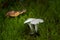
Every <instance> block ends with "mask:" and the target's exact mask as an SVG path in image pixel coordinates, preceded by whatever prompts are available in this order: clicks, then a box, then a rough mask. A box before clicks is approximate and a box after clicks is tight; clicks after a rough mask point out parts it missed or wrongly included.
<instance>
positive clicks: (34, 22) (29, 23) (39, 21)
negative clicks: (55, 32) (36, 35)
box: [24, 18, 44, 32]
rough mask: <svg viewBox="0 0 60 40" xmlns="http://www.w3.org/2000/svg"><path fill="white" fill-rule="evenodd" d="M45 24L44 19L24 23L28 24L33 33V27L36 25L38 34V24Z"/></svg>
mask: <svg viewBox="0 0 60 40" xmlns="http://www.w3.org/2000/svg"><path fill="white" fill-rule="evenodd" d="M43 22H44V21H43V19H36V18H29V19H27V20H26V21H25V22H24V24H25V23H27V24H28V25H29V27H30V29H31V31H33V26H32V25H35V32H37V30H38V28H37V24H39V23H43Z"/></svg>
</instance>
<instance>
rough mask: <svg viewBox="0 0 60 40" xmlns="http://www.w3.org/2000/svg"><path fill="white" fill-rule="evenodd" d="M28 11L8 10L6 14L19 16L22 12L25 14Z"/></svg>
mask: <svg viewBox="0 0 60 40" xmlns="http://www.w3.org/2000/svg"><path fill="white" fill-rule="evenodd" d="M25 12H26V10H22V11H14V10H13V11H9V12H7V14H6V16H11V17H17V16H19V15H20V14H23V13H25Z"/></svg>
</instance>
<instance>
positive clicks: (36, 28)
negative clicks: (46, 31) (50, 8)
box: [35, 24, 38, 32]
mask: <svg viewBox="0 0 60 40" xmlns="http://www.w3.org/2000/svg"><path fill="white" fill-rule="evenodd" d="M37 30H38V27H37V24H35V32H37Z"/></svg>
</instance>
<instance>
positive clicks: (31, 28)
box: [28, 23, 33, 34]
mask: <svg viewBox="0 0 60 40" xmlns="http://www.w3.org/2000/svg"><path fill="white" fill-rule="evenodd" d="M28 25H29V27H30V30H31V34H33V27H32V25H31V24H30V23H29V24H28Z"/></svg>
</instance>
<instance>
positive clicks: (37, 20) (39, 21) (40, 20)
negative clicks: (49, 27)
mask: <svg viewBox="0 0 60 40" xmlns="http://www.w3.org/2000/svg"><path fill="white" fill-rule="evenodd" d="M43 22H44V21H43V19H35V20H34V21H31V22H30V23H31V24H39V23H43Z"/></svg>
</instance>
